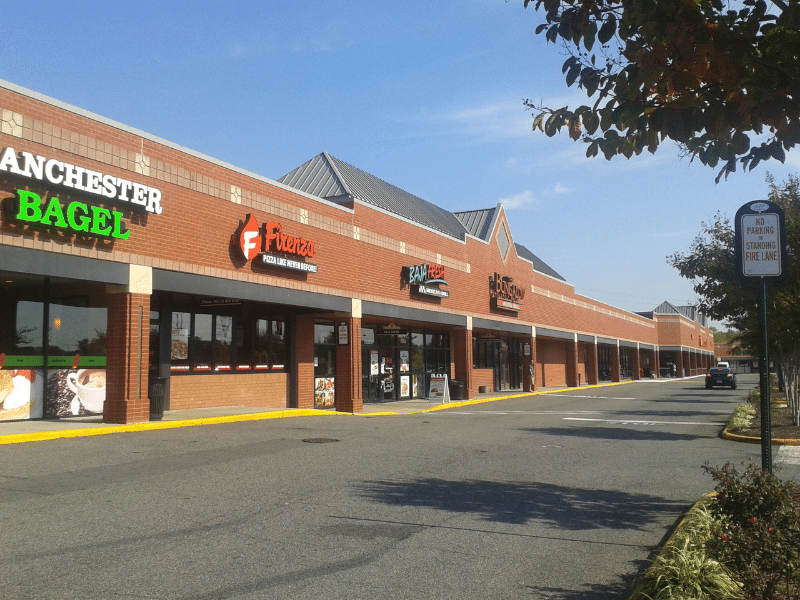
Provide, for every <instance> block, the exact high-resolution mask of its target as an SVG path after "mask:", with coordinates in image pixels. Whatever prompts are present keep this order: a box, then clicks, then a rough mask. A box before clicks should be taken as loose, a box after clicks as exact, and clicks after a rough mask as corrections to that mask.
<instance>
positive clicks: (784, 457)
mask: <svg viewBox="0 0 800 600" xmlns="http://www.w3.org/2000/svg"><path fill="white" fill-rule="evenodd" d="M773 462H776V463H783V464H785V465H800V446H781V447H780V448H779V449H778V451H777V452H776V453H775V456H774V457H773Z"/></svg>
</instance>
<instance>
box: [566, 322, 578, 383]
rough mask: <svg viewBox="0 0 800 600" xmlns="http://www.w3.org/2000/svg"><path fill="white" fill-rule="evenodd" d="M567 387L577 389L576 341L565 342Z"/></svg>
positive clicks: (574, 338) (574, 339)
mask: <svg viewBox="0 0 800 600" xmlns="http://www.w3.org/2000/svg"><path fill="white" fill-rule="evenodd" d="M566 371H567V373H566V375H567V377H566V379H567V387H578V340H577V337H575V335H574V334H573V338H572V339H571V340H567V368H566Z"/></svg>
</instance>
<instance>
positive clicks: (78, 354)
mask: <svg viewBox="0 0 800 600" xmlns="http://www.w3.org/2000/svg"><path fill="white" fill-rule="evenodd" d="M0 311H2V314H3V318H2V320H0V323H1V324H0V348H2V349H3V355H2V358H3V369H2V370H0V390H2V391H3V393H4V394H5V399H4V401H3V403H2V408H0V420H13V419H28V418H32V419H36V418H42V417H44V418H57V417H69V416H78V415H90V414H102V412H103V403H104V401H105V388H106V385H105V381H106V373H105V368H106V336H107V326H106V323H107V310H106V300H105V289H104V286H103V285H100V284H97V283H87V282H84V281H79V280H71V279H64V278H56V277H42V276H35V275H29V274H23V273H13V272H8V271H2V272H0ZM45 390H47V393H45Z"/></svg>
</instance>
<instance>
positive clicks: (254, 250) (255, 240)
mask: <svg viewBox="0 0 800 600" xmlns="http://www.w3.org/2000/svg"><path fill="white" fill-rule="evenodd" d="M239 247H240V248H241V249H242V254H243V255H244V257H245V259H247V260H253V258H255V256H256V254H258V253H259V252H261V235H260V232H259V230H258V223H257V222H256V219H255V217H254V216H253V215H251V214H249V215H247V220H245V222H244V225H242V231H241V233H240V234H239Z"/></svg>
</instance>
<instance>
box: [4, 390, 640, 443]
mask: <svg viewBox="0 0 800 600" xmlns="http://www.w3.org/2000/svg"><path fill="white" fill-rule="evenodd" d="M630 383H635V380H632V381H619V382H615V383H603V384H598V385H591V386H585V387H580V388H571V387H564V388H557V389H552V390H542V391H539V392H524V393H521V394H511V395H508V396H497V397H493V398H480V399H477V400H464V401H461V402H450V403H448V404H439V405H437V406H433V407H431V408H426V409H422V410H419V411H415V412H410V413H398V412H393V411H382V412H374V413H361V414H359V415H352V414H350V413H342V412H335V411H330V410H318V409H297V408H294V409H288V410H276V411H271V412H258V413H247V414H242V415H227V416H222V417H204V418H200V419H186V420H183V421H149V422H147V423H131V424H129V425H109V426H107V427H89V428H81V429H63V430H60V431H39V432H36V433H17V434H10V435H0V445H3V444H21V443H24V442H39V441H44V440H55V439H62V438H77V437H88V436H92V435H108V434H111V433H127V432H131V431H153V430H156V429H175V428H177V427H195V426H198V425H216V424H219V423H236V422H239V421H260V420H266V419H282V418H287V417H308V416H314V415H341V416H365V417H372V416H389V415H409V414H420V413H427V412H432V411H436V410H447V409H450V408H459V407H461V406H470V405H473V404H483V403H485V402H496V401H498V400H509V399H511V398H523V397H525V396H538V395H540V394H554V393H558V392H564V391H574V390H583V389H594V388H600V387H609V386H612V385H627V384H630Z"/></svg>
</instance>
